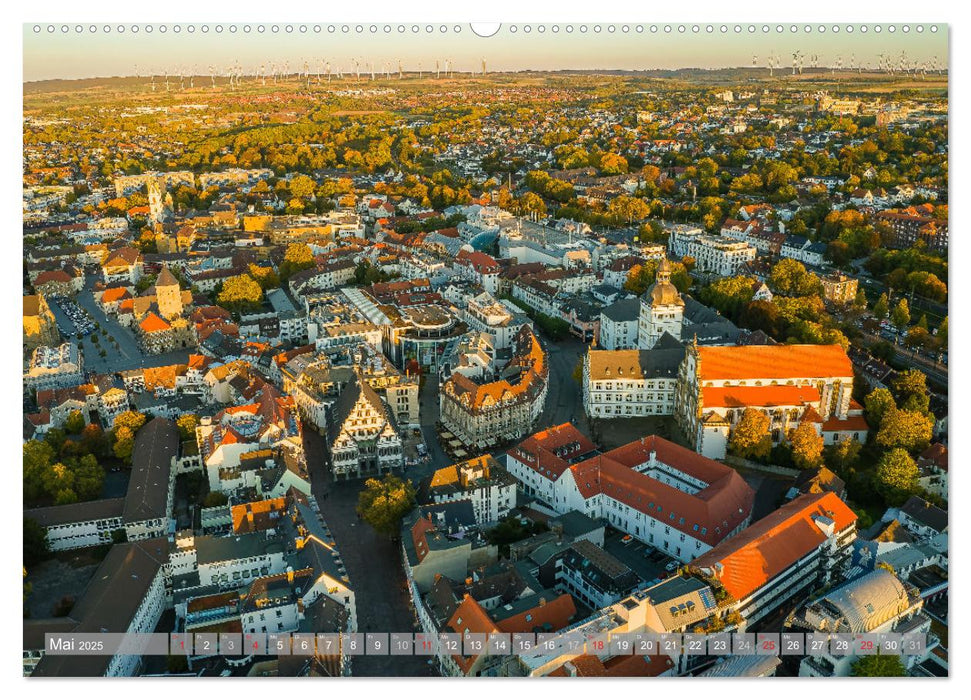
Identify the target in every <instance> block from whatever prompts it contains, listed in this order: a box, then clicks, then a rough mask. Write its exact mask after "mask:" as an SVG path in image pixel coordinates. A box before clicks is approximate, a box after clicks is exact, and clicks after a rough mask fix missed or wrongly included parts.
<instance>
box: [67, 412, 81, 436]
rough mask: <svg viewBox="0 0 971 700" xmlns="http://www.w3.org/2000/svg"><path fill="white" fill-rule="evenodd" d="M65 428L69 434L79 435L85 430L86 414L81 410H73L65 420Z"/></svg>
mask: <svg viewBox="0 0 971 700" xmlns="http://www.w3.org/2000/svg"><path fill="white" fill-rule="evenodd" d="M64 429H65V430H67V432H68V434H69V435H78V434H80V432H81V431H82V430H84V414H83V413H81V411H71V413H70V414H69V415H68V417H67V420H66V421H64Z"/></svg>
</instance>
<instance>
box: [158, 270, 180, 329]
mask: <svg viewBox="0 0 971 700" xmlns="http://www.w3.org/2000/svg"><path fill="white" fill-rule="evenodd" d="M155 303H156V304H158V311H159V313H160V314H161V315H162V318H164V319H165V320H167V321H169V320H172V319H173V318H177V317H178V316H181V315H182V291H181V290H180V289H179V281H178V280H177V279H175V275H173V274H172V273H171V272H169V268H168V267H163V268H162V272H160V273H159V276H158V279H157V280H155Z"/></svg>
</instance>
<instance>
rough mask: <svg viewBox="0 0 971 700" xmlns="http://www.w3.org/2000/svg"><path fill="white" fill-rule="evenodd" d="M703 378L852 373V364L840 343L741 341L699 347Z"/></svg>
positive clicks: (749, 377) (700, 368)
mask: <svg viewBox="0 0 971 700" xmlns="http://www.w3.org/2000/svg"><path fill="white" fill-rule="evenodd" d="M698 359H699V361H700V367H699V369H698V373H699V377H700V379H702V380H703V381H704V380H724V379H791V378H794V377H800V378H802V377H850V378H852V376H853V365H852V363H851V362H850V358H849V357H848V356H847V354H846V351H845V350H844V349H843V348H842V347H841V346H839V345H742V346H732V345H726V346H705V347H700V348H698Z"/></svg>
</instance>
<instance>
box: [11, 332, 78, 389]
mask: <svg viewBox="0 0 971 700" xmlns="http://www.w3.org/2000/svg"><path fill="white" fill-rule="evenodd" d="M83 381H84V360H83V358H82V357H81V351H80V350H79V349H78V346H77V345H76V344H74V343H62V344H61V345H58V346H57V347H50V346H47V345H41V346H39V347H37V348H35V349H34V351H33V353H31V356H30V361H29V362H28V363H27V368H26V369H25V370H24V388H25V389H30V390H32V391H41V390H43V389H59V388H62V387H69V386H77V385H78V384H81V383H82V382H83Z"/></svg>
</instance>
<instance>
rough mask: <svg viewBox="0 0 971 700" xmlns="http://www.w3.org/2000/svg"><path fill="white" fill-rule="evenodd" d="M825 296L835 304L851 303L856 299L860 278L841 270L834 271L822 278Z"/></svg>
mask: <svg viewBox="0 0 971 700" xmlns="http://www.w3.org/2000/svg"><path fill="white" fill-rule="evenodd" d="M822 282H823V298H824V299H826V301H831V302H833V303H834V304H849V303H851V302H852V301H853V300H854V299H856V290H857V288H858V286H859V280H857V279H856V278H855V277H847V276H846V275H844V274H843V273H841V272H834V273H833V274H831V275H826V276H825V277H823V278H822Z"/></svg>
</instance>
